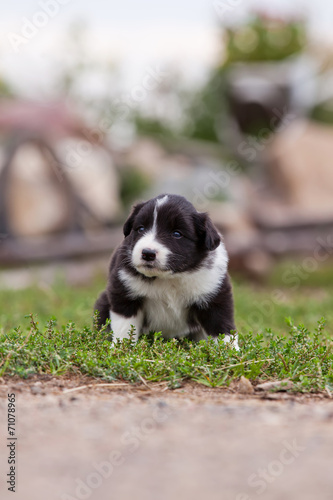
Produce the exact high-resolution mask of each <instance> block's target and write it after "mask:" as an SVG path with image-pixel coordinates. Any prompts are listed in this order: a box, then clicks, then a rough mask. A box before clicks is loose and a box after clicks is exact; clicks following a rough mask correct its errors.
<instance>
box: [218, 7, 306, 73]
mask: <svg viewBox="0 0 333 500" xmlns="http://www.w3.org/2000/svg"><path fill="white" fill-rule="evenodd" d="M306 43H307V37H306V25H305V23H304V21H303V20H290V21H283V20H281V19H275V18H270V17H268V16H265V15H260V14H258V15H256V16H254V17H253V18H252V19H250V21H249V22H247V23H246V24H244V25H243V26H240V27H237V28H227V29H226V53H227V56H226V64H230V63H234V62H260V61H280V60H282V59H285V58H287V57H289V56H291V55H294V54H299V53H300V52H302V51H303V50H304V48H305V46H306Z"/></svg>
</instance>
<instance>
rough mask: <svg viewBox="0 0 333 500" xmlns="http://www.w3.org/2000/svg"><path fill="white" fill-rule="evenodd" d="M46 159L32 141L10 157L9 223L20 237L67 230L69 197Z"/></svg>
mask: <svg viewBox="0 0 333 500" xmlns="http://www.w3.org/2000/svg"><path fill="white" fill-rule="evenodd" d="M54 181H55V179H54V176H53V175H52V171H51V170H50V168H49V167H48V161H47V159H46V158H45V156H43V154H42V152H41V150H40V149H39V148H38V147H37V146H36V145H34V144H23V145H22V146H21V147H19V149H18V150H17V152H16V154H15V155H14V158H13V160H12V167H11V169H10V172H9V182H8V185H7V189H6V203H7V213H8V218H9V226H10V228H11V230H12V231H13V233H14V234H16V235H19V236H35V235H40V234H43V233H45V232H46V233H52V232H55V231H60V230H62V229H66V227H67V221H68V219H69V213H70V206H69V200H68V198H67V197H66V194H65V193H64V191H63V189H62V187H61V184H60V183H59V182H57V183H56V184H55V182H54Z"/></svg>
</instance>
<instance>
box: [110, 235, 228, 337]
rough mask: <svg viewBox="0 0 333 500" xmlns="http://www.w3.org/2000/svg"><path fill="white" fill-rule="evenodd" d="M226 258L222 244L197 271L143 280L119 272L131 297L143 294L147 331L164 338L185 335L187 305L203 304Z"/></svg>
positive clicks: (212, 291)
mask: <svg viewBox="0 0 333 500" xmlns="http://www.w3.org/2000/svg"><path fill="white" fill-rule="evenodd" d="M227 264H228V257H227V253H226V250H225V248H224V245H223V243H221V244H220V246H219V247H218V248H217V249H216V250H215V251H214V252H212V255H211V256H210V265H209V266H208V262H207V263H203V266H202V267H201V268H200V269H198V270H196V271H188V272H185V273H181V274H176V275H167V276H166V277H165V278H164V277H158V278H156V279H154V280H142V279H141V278H140V277H136V276H133V275H131V274H130V273H129V272H127V271H126V270H124V269H122V270H120V271H119V278H120V279H121V281H122V282H123V283H124V284H125V286H126V288H127V290H128V291H129V293H130V296H131V297H132V298H133V299H136V298H138V297H142V298H143V299H144V303H143V313H144V317H145V318H146V322H147V331H150V330H152V331H158V332H159V331H162V334H163V336H164V337H174V336H178V337H181V336H184V335H186V334H187V333H188V325H187V315H188V309H189V307H190V306H191V305H192V304H194V303H196V304H199V305H204V304H205V303H206V302H207V301H208V300H209V299H210V297H212V296H213V295H214V294H215V293H216V292H217V290H218V288H219V287H220V285H221V283H222V281H223V278H224V276H225V274H226V271H227Z"/></svg>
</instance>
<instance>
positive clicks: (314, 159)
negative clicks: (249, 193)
mask: <svg viewBox="0 0 333 500" xmlns="http://www.w3.org/2000/svg"><path fill="white" fill-rule="evenodd" d="M332 155H333V128H332V127H329V126H326V125H322V124H319V123H314V122H309V121H305V120H304V121H301V120H298V121H295V122H293V123H292V124H291V125H289V126H288V127H287V128H284V129H283V130H282V131H281V132H280V133H278V134H276V136H275V138H274V140H273V142H272V144H271V146H270V147H269V148H268V150H267V155H266V160H267V165H268V174H269V176H270V187H271V190H270V196H269V195H268V193H267V198H266V199H264V200H263V202H262V203H257V204H256V209H257V210H256V215H257V217H259V218H260V219H261V220H263V221H266V222H267V223H270V224H271V225H274V224H275V225H279V224H280V225H282V224H284V223H285V224H286V225H292V224H301V223H316V222H322V221H327V220H332V218H333V217H332V214H333V196H332V193H333V169H332V160H331V159H332ZM269 198H270V199H269ZM257 201H260V200H257ZM263 203H265V207H264V208H263ZM260 205H261V209H260Z"/></svg>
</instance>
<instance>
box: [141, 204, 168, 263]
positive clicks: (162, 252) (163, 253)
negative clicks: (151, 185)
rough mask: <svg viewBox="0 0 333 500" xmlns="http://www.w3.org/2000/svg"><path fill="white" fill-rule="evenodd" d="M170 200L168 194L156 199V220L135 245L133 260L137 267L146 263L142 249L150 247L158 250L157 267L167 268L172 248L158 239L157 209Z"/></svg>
mask: <svg viewBox="0 0 333 500" xmlns="http://www.w3.org/2000/svg"><path fill="white" fill-rule="evenodd" d="M167 200H168V196H163V198H159V199H158V200H156V204H155V208H154V222H153V227H152V229H151V231H149V232H148V233H146V234H145V235H144V236H142V238H140V239H139V241H138V242H137V243H136V244H135V245H134V248H133V252H132V262H133V265H134V266H135V267H138V266H140V265H142V264H144V261H143V260H142V250H143V249H145V248H149V249H150V250H155V251H156V261H155V264H156V267H159V268H165V266H166V264H167V260H168V255H169V254H170V253H171V252H170V250H169V249H168V248H167V247H166V246H165V245H163V244H162V243H160V242H159V241H157V239H156V233H157V211H158V208H159V207H161V206H162V205H164V204H165V203H166V202H167Z"/></svg>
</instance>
